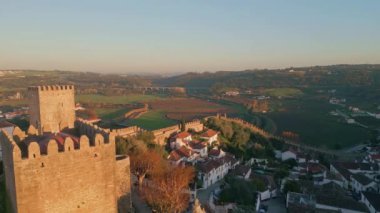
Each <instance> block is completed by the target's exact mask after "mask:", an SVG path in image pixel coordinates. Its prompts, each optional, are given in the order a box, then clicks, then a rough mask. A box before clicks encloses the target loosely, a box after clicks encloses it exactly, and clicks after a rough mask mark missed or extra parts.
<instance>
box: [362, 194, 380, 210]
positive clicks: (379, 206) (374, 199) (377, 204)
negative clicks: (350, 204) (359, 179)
mask: <svg viewBox="0 0 380 213" xmlns="http://www.w3.org/2000/svg"><path fill="white" fill-rule="evenodd" d="M361 197H362V200H361V201H362V202H363V203H364V205H366V206H367V208H368V210H369V212H370V213H380V194H378V193H373V192H362V196H361Z"/></svg>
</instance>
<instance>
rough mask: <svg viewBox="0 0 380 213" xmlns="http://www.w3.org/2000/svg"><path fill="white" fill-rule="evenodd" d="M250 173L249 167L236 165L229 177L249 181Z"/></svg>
mask: <svg viewBox="0 0 380 213" xmlns="http://www.w3.org/2000/svg"><path fill="white" fill-rule="evenodd" d="M251 172H252V171H251V167H249V166H246V165H237V166H236V167H235V169H233V170H231V175H233V176H235V177H237V178H242V179H245V180H247V179H249V177H250V175H251Z"/></svg>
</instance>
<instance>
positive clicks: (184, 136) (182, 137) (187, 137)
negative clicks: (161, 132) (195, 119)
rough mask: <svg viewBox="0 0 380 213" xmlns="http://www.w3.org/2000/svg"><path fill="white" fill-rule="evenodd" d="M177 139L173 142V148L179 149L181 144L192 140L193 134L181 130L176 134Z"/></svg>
mask: <svg viewBox="0 0 380 213" xmlns="http://www.w3.org/2000/svg"><path fill="white" fill-rule="evenodd" d="M174 138H175V141H174V144H172V145H171V146H172V147H171V148H172V149H179V148H180V147H181V146H184V145H186V143H187V142H188V141H191V140H192V137H191V134H190V133H188V132H180V133H178V134H177V135H176V136H174Z"/></svg>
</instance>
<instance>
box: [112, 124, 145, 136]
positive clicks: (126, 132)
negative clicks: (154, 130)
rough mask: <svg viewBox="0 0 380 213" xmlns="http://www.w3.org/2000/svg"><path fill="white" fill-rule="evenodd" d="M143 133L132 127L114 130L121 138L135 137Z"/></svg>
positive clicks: (138, 128)
mask: <svg viewBox="0 0 380 213" xmlns="http://www.w3.org/2000/svg"><path fill="white" fill-rule="evenodd" d="M141 131H143V130H142V129H141V128H140V127H138V126H131V127H126V128H122V129H114V130H112V132H113V133H114V134H115V135H116V136H120V137H128V136H135V135H137V133H139V132H141Z"/></svg>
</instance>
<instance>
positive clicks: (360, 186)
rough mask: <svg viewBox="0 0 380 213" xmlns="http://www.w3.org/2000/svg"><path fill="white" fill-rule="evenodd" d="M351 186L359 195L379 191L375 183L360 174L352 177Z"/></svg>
mask: <svg viewBox="0 0 380 213" xmlns="http://www.w3.org/2000/svg"><path fill="white" fill-rule="evenodd" d="M351 186H352V190H353V191H354V192H356V193H358V194H359V193H361V192H365V191H377V190H378V189H377V183H376V182H375V181H373V180H372V179H370V178H369V177H367V176H365V175H363V174H360V173H357V174H353V175H351ZM379 202H380V201H379Z"/></svg>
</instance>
